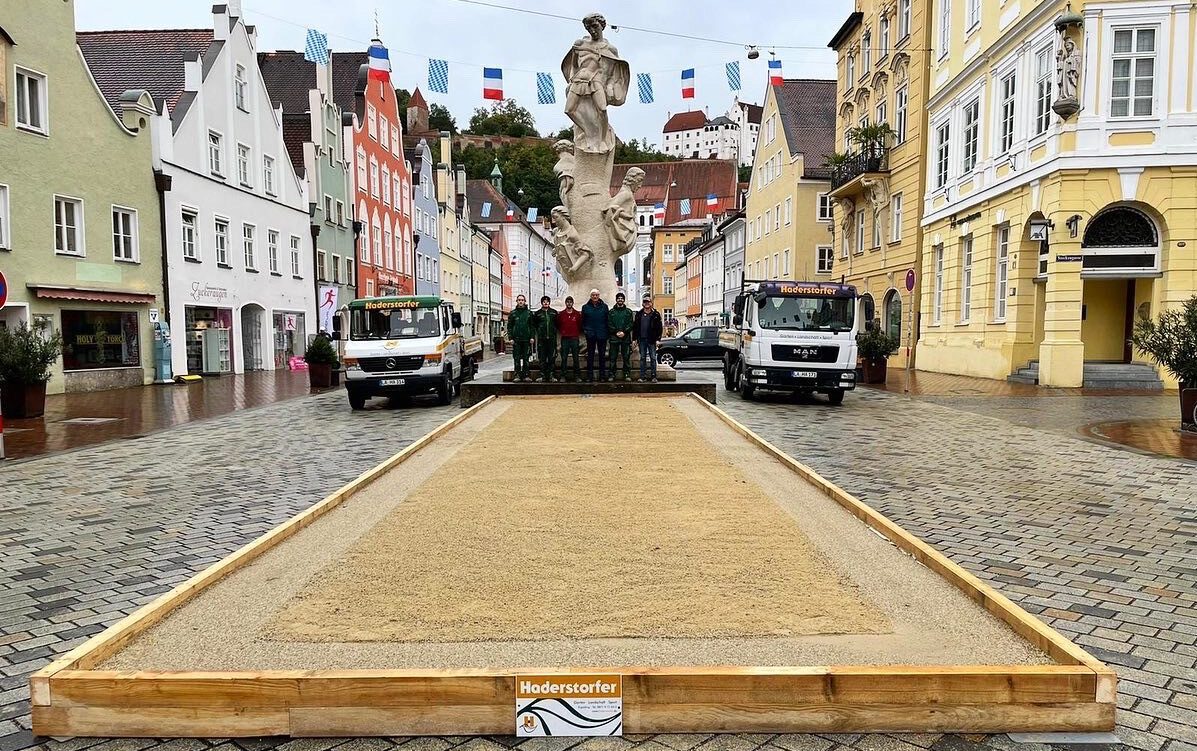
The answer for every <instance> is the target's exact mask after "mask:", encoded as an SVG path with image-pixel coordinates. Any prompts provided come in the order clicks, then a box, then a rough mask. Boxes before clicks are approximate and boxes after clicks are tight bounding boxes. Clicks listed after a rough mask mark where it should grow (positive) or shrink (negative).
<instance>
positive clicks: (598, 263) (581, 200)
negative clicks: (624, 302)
mask: <svg viewBox="0 0 1197 751" xmlns="http://www.w3.org/2000/svg"><path fill="white" fill-rule="evenodd" d="M614 163H615V152H614V151H608V152H607V153H605V154H591V153H588V152H584V151H578V152H577V153H576V154H575V155H574V189H573V191H572V192H571V193H570V195H569V206H567V207H566V208H568V209H569V214H570V218H571V219H572V221H573V225H574V229H576V230H577V231H578V234H579V235H580V236H581V237H582V242H583V243H585V245H586V247H588V248H590V250H591V252H592V253H594V262H593V263H591V264H587V265H586V266H585V267H584V268H582V270H581V271H579V272H578V274H577V275H574V276H572V277H571V276H570V275H569V274H566V281H568V282H569V294H571V295H573V298H574V300H583V301H585V300H589V299H590V290H592V289H597V290H598V291H599V293H600V294H601V295H602V297H603V299H604V300H606V301H607V304H608V305H610V304H613V303H614V302H615V293H616V288H615V258H616V257H617V256H615V255H614V254H613V252H612V248H611V240H610V237H609V236H608V234H607V228H606V226H605V225H604V223H603V209H605V208H607V204H608V203H610V201H611V170H612V168H613V165H614ZM562 271H563V272H564V271H565V270H564V269H562Z"/></svg>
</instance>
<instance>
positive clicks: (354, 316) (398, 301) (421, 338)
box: [344, 295, 482, 409]
mask: <svg viewBox="0 0 1197 751" xmlns="http://www.w3.org/2000/svg"><path fill="white" fill-rule="evenodd" d="M347 308H348V310H347V313H348V317H349V338H348V339H347V340H345V341H344V362H345V388H346V390H347V391H348V393H349V406H350V407H352V408H353V409H362V408H363V407H364V406H365V404H366V400H367V399H369V398H370V397H372V396H401V397H402V396H415V395H419V394H428V393H435V394H436V397H437V400H438V401H439V402H440V403H441V404H448V403H449V402H450V401H452V399H453V396H454V394H455V393H457V391H458V389H459V387H460V385H461V383H462V382H463V381H467V380H469V379H471V378H473V377H474V376H475V375H476V374H477V372H478V362H479V361H480V360H481V359H482V339H481V338H480V337H466V336H464V335H463V334H462V325H461V314H460V313H458V312H456V311H454V310H453V304H452V303H450V302H447V301H444V300H442V299H441V298H439V297H434V296H427V295H406V296H399V297H367V298H363V299H360V300H353V301H351V302H350V303H349V305H348V306H347Z"/></svg>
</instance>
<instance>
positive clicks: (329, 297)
mask: <svg viewBox="0 0 1197 751" xmlns="http://www.w3.org/2000/svg"><path fill="white" fill-rule="evenodd" d="M317 299H318V300H319V301H320V310H319V311H318V313H319V316H320V329H319V330H320V331H324V332H327V333H330V334H331V333H332V331H333V318H335V317H336V315H337V288H336V287H333V286H322V287H320V297H318V298H317Z"/></svg>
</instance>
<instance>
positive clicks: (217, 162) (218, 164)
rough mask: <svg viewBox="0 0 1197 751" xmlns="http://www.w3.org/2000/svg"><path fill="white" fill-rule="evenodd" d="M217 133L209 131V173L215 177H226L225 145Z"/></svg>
mask: <svg viewBox="0 0 1197 751" xmlns="http://www.w3.org/2000/svg"><path fill="white" fill-rule="evenodd" d="M222 140H223V139H222V138H221V136H220V134H219V133H217V132H216V131H213V130H210V131H208V171H209V172H211V173H212V174H213V175H224V145H223V143H222Z"/></svg>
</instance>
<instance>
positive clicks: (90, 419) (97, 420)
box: [60, 417, 121, 425]
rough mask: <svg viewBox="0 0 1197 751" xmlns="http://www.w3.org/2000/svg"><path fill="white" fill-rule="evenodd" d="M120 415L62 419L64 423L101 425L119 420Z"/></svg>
mask: <svg viewBox="0 0 1197 751" xmlns="http://www.w3.org/2000/svg"><path fill="white" fill-rule="evenodd" d="M120 419H121V418H119V417H72V418H71V419H69V420H60V422H61V423H62V424H63V425H99V424H100V423H105V422H117V421H118V420H120Z"/></svg>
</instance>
